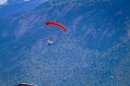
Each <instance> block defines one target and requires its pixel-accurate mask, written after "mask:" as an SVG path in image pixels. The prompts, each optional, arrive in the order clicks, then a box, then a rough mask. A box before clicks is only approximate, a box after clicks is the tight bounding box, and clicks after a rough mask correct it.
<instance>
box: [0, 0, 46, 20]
mask: <svg viewBox="0 0 130 86" xmlns="http://www.w3.org/2000/svg"><path fill="white" fill-rule="evenodd" d="M44 1H45V0H30V1H24V0H8V1H7V2H6V4H4V5H0V18H3V17H6V16H9V15H11V14H15V13H22V12H26V11H30V10H33V9H34V8H36V7H37V6H38V5H39V4H41V3H43V2H44Z"/></svg>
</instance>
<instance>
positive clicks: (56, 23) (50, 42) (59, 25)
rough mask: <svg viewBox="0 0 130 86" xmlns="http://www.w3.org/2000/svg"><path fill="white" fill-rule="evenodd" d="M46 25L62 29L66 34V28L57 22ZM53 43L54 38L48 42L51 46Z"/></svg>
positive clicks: (48, 22)
mask: <svg viewBox="0 0 130 86" xmlns="http://www.w3.org/2000/svg"><path fill="white" fill-rule="evenodd" d="M45 24H46V25H48V26H49V25H54V26H58V27H59V28H61V29H62V30H63V31H64V32H66V28H65V27H64V26H63V25H62V24H61V23H58V22H56V21H47V22H46V23H45ZM52 43H53V38H52V37H50V39H49V40H48V45H49V46H50V45H51V44H52Z"/></svg>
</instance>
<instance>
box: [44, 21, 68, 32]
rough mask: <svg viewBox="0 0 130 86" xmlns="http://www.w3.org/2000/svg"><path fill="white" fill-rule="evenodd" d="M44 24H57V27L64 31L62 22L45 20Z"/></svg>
mask: <svg viewBox="0 0 130 86" xmlns="http://www.w3.org/2000/svg"><path fill="white" fill-rule="evenodd" d="M46 25H55V26H58V27H60V28H61V29H62V30H63V31H64V32H66V28H65V27H64V26H63V25H62V24H60V23H58V22H56V21H47V22H46Z"/></svg>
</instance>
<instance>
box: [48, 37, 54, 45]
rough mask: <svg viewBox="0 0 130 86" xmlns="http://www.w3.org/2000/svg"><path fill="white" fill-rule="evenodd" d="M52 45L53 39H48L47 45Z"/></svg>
mask: <svg viewBox="0 0 130 86" xmlns="http://www.w3.org/2000/svg"><path fill="white" fill-rule="evenodd" d="M52 43H53V38H52V37H50V39H49V40H48V45H49V46H50V45H51V44H52Z"/></svg>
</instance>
